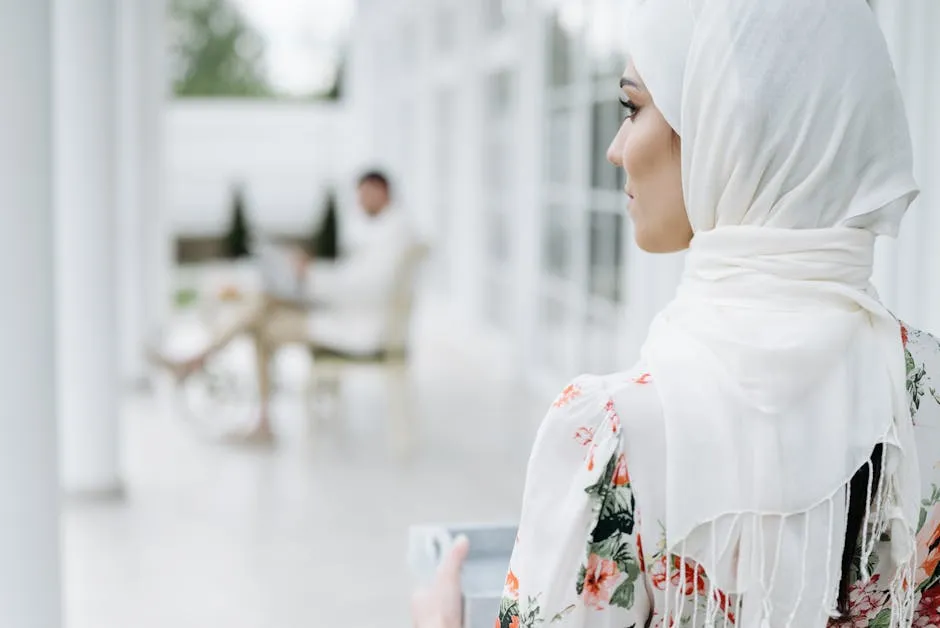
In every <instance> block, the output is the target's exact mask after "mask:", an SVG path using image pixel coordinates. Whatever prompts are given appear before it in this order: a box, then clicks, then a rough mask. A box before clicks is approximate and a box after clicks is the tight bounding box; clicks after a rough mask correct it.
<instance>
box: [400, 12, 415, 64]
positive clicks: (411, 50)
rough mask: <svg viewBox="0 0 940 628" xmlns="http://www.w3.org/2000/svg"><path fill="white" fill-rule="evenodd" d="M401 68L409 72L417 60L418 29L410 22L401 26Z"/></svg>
mask: <svg viewBox="0 0 940 628" xmlns="http://www.w3.org/2000/svg"><path fill="white" fill-rule="evenodd" d="M400 37H401V47H400V49H399V52H400V54H401V60H400V63H401V66H402V67H403V68H408V69H409V70H410V69H411V68H412V66H413V65H414V64H415V63H416V62H417V60H418V29H417V28H416V26H415V25H414V24H413V23H412V22H405V23H404V24H402V26H401V35H400Z"/></svg>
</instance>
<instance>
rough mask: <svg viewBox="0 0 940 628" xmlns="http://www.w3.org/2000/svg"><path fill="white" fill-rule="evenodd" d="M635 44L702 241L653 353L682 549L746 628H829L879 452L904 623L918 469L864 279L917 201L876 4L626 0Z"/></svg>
mask: <svg viewBox="0 0 940 628" xmlns="http://www.w3.org/2000/svg"><path fill="white" fill-rule="evenodd" d="M628 37H629V40H628V43H629V46H630V49H631V55H632V58H633V61H634V64H635V66H636V68H637V71H638V73H639V74H640V76H641V78H642V79H643V80H644V82H645V83H646V85H647V87H648V88H649V90H650V93H651V95H652V98H653V101H654V102H655V103H656V105H657V107H658V108H659V109H660V110H661V111H662V113H663V115H664V117H665V119H666V120H667V122H668V123H669V124H670V125H671V126H672V127H673V128H674V129H675V131H676V132H677V133H678V134H679V136H680V137H681V140H682V180H683V190H684V196H685V201H686V205H687V210H688V214H689V218H690V220H691V223H692V226H693V228H694V231H695V236H694V238H693V240H692V245H691V248H690V251H689V254H688V257H687V264H686V270H685V273H684V276H683V279H682V282H681V284H680V287H679V291H678V293H677V296H676V298H675V300H674V301H673V302H672V303H671V304H669V305H668V306H667V307H666V308H665V310H664V311H663V312H662V313H660V315H659V316H658V317H657V319H656V320H655V321H654V323H653V325H652V327H651V330H650V334H649V337H648V339H647V342H646V344H645V346H644V348H643V354H644V358H645V359H646V360H647V362H648V364H649V367H650V370H651V372H652V374H653V377H654V380H655V381H656V384H657V389H658V390H659V391H660V394H661V397H662V404H663V412H664V417H665V428H666V434H667V459H666V461H665V463H666V474H667V496H666V498H667V501H666V503H667V521H666V522H665V523H666V529H667V543H668V545H669V549H670V551H672V552H674V553H676V554H679V555H682V556H684V557H685V558H687V559H689V560H694V561H695V562H697V563H699V564H701V565H702V566H703V567H704V568H705V569H706V571H707V572H708V574H709V577H710V581H711V583H712V585H713V586H715V587H717V588H719V589H721V590H722V591H723V592H725V593H743V594H744V595H743V596H742V599H744V608H743V609H742V613H743V615H742V616H741V618H740V619H741V621H740V622H739V625H742V626H745V627H746V628H750V627H751V626H764V625H767V626H774V627H776V626H791V625H792V626H798V627H799V628H811V627H813V626H820V627H821V626H824V625H825V624H826V621H827V619H828V615H830V614H833V613H834V611H835V605H836V598H837V585H838V583H839V581H840V578H841V567H840V562H841V555H842V549H843V540H844V534H845V514H846V512H845V511H846V507H845V504H846V491H847V490H848V485H849V482H850V481H851V478H852V477H853V475H854V474H855V473H856V471H857V470H858V469H859V468H861V467H864V466H865V465H866V464H867V461H868V460H869V457H870V456H871V455H872V451H873V449H874V448H875V446H876V445H878V444H882V445H884V448H885V451H884V461H883V473H882V479H881V482H880V484H879V490H877V491H875V492H874V493H875V494H873V495H872V499H871V503H872V506H871V508H870V509H869V512H868V513H867V515H866V523H867V526H866V529H865V530H864V531H863V539H862V545H863V555H864V556H863V561H862V562H863V563H864V562H865V559H866V558H867V556H869V555H870V554H871V553H872V551H873V549H874V545H875V543H876V541H877V540H878V538H879V537H880V536H881V534H882V532H884V531H891V532H892V537H891V538H892V545H893V547H892V550H893V551H892V556H893V557H894V560H895V562H896V565H895V567H896V570H895V572H896V574H897V577H896V579H895V587H894V593H893V596H894V606H893V610H894V613H893V621H894V622H895V623H892V625H906V626H909V625H910V621H911V615H912V612H913V609H912V607H913V603H912V601H913V592H912V590H911V589H912V587H911V582H910V579H911V576H910V573H909V570H910V566H911V564H912V561H913V547H914V546H913V533H914V529H915V526H916V520H917V514H918V506H919V504H918V502H919V488H920V487H919V479H918V473H917V461H916V452H915V450H914V445H913V440H912V429H911V417H910V412H909V408H908V405H907V401H906V391H905V380H906V376H905V361H904V354H903V348H902V345H901V341H900V331H899V326H898V323H897V321H896V320H895V319H894V318H893V317H892V315H891V314H890V313H889V312H888V311H887V310H886V309H885V308H884V307H883V306H882V305H881V303H880V302H879V300H878V298H877V295H876V294H875V292H874V289H873V288H872V287H871V284H870V283H869V280H870V276H871V272H872V262H873V258H874V254H873V247H874V240H875V237H876V236H877V235H881V234H888V235H895V234H896V233H897V228H898V224H899V222H900V220H901V218H902V216H903V214H904V212H905V210H906V209H907V207H908V206H909V205H910V203H911V202H912V201H913V199H914V198H915V197H916V195H917V188H916V184H915V182H914V180H913V176H912V149H911V142H910V134H909V129H908V125H907V119H906V116H905V111H904V106H903V103H902V100H901V96H900V92H899V89H898V86H897V81H896V78H895V74H894V70H893V68H892V65H891V61H890V58H889V55H888V50H887V46H886V44H885V42H884V39H883V37H882V34H881V32H880V30H879V28H878V25H877V23H876V21H875V18H874V16H873V15H872V13H871V11H870V9H869V7H868V6H867V5H866V3H865V2H864V1H863V0H631V5H630V21H629V23H628ZM693 479H694V480H693ZM863 577H867V574H866V575H863ZM905 578H907V580H905Z"/></svg>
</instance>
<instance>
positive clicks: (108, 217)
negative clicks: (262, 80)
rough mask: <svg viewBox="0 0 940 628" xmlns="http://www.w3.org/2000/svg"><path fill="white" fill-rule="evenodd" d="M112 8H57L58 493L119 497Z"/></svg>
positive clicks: (100, 3) (108, 1)
mask: <svg viewBox="0 0 940 628" xmlns="http://www.w3.org/2000/svg"><path fill="white" fill-rule="evenodd" d="M115 8H116V2H115V0H86V1H85V2H81V3H78V2H61V3H56V5H55V10H54V21H53V24H54V29H55V63H54V76H55V81H54V85H55V90H56V100H55V111H54V120H55V125H54V133H55V143H54V146H55V150H54V153H55V186H54V190H55V195H56V196H55V209H56V262H57V266H56V272H57V298H58V308H59V309H58V312H59V316H58V320H57V323H58V325H57V331H58V335H57V339H58V376H59V381H58V390H59V430H60V438H61V460H62V482H63V488H64V489H65V490H66V491H68V492H70V493H75V494H79V495H95V496H99V495H100V496H107V495H114V494H118V493H119V492H120V481H119V477H118V444H117V437H118V409H119V386H118V372H117V358H118V352H117V285H116V284H117V282H116V278H117V273H116V271H115V266H116V261H117V257H116V245H115V236H116V226H115V225H116V208H115V196H116V190H117V185H116V179H115V168H116V160H115V152H116V133H115V131H116V122H115V113H116V106H115V105H116V100H117V99H116V96H117V90H116V71H115V67H116V62H115V59H116V58H117V55H116V46H115V42H116V34H117V29H116V21H115V19H116V11H115Z"/></svg>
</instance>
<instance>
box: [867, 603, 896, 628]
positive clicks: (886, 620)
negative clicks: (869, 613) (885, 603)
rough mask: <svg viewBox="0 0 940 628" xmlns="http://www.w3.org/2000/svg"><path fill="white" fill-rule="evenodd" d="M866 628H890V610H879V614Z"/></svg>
mask: <svg viewBox="0 0 940 628" xmlns="http://www.w3.org/2000/svg"><path fill="white" fill-rule="evenodd" d="M868 628H891V609H890V608H884V609H881V612H880V613H878V614H877V615H876V616H875V618H874V619H873V620H871V623H870V624H868Z"/></svg>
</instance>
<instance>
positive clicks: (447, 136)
mask: <svg viewBox="0 0 940 628" xmlns="http://www.w3.org/2000/svg"><path fill="white" fill-rule="evenodd" d="M454 101H455V95H454V92H453V90H452V89H450V88H441V89H440V90H439V91H438V93H437V98H436V101H435V121H434V122H435V126H436V129H435V132H434V167H435V168H436V170H437V180H436V181H435V185H436V186H437V194H436V198H437V204H438V207H437V208H436V210H437V213H438V215H439V217H440V225H441V231H442V232H443V233H445V234H446V233H447V232H448V228H449V219H450V211H449V208H448V206H449V204H450V202H451V200H452V199H453V193H454V192H453V187H454V180H453V179H454V177H453V165H452V160H451V150H452V148H453V147H452V138H453V134H454V130H453V129H454V127H453V120H454V106H455V102H454Z"/></svg>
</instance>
